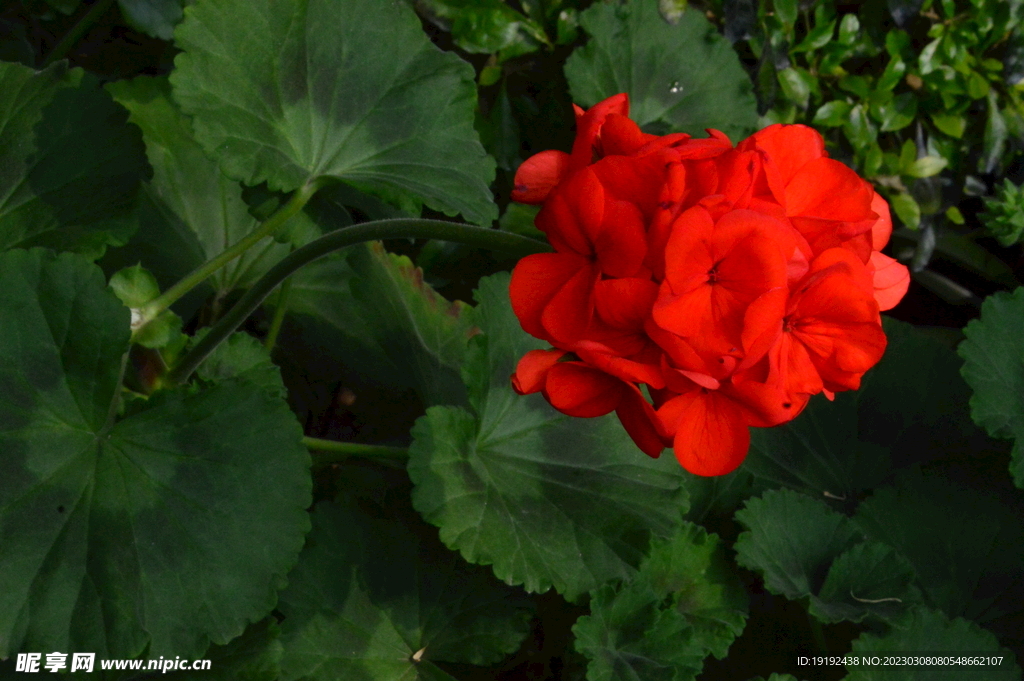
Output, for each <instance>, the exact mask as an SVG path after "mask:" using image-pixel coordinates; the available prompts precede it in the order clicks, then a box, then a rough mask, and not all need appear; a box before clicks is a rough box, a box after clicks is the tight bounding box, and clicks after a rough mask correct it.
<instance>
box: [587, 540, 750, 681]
mask: <svg viewBox="0 0 1024 681" xmlns="http://www.w3.org/2000/svg"><path fill="white" fill-rule="evenodd" d="M590 613H591V614H590V615H587V616H584V617H581V618H580V619H579V620H577V622H576V624H575V625H574V626H573V633H574V634H575V635H576V642H575V645H576V650H578V651H579V652H581V653H583V654H584V655H586V656H587V657H588V658H589V659H590V663H589V665H588V668H587V679H588V680H589V681H611V680H612V679H644V681H648V680H650V681H659V680H662V679H663V680H665V681H692V679H694V678H696V676H697V675H698V674H700V672H701V670H702V668H703V665H704V658H705V657H707V656H708V655H709V654H714V655H715V657H717V658H719V659H721V658H723V657H725V655H726V653H727V652H728V650H729V646H730V644H731V643H732V641H733V640H734V639H735V638H736V637H737V636H739V635H740V634H741V633H742V632H743V627H744V625H745V623H746V616H747V594H746V591H745V590H744V589H743V585H742V584H741V583H740V581H739V579H738V578H737V576H736V573H735V568H734V567H732V566H731V564H730V561H729V557H728V554H727V553H726V551H725V547H724V546H722V545H721V544H720V543H719V541H718V537H717V536H716V535H714V534H710V535H709V534H708V533H707V532H705V531H704V529H703V528H701V527H700V526H698V525H693V524H691V523H687V524H685V525H684V526H683V527H682V528H681V530H680V531H679V532H678V533H677V534H676V535H675V536H674V537H672V538H671V539H669V540H668V541H659V542H654V543H653V544H652V547H651V555H650V556H649V557H648V558H646V559H645V560H644V562H643V564H641V566H640V571H639V572H638V573H637V575H636V576H634V577H633V578H632V579H631V580H630V581H628V582H626V583H625V584H621V585H617V586H616V585H611V584H609V585H605V586H603V587H601V588H600V589H598V590H597V591H595V592H594V593H593V594H592V597H591V601H590Z"/></svg>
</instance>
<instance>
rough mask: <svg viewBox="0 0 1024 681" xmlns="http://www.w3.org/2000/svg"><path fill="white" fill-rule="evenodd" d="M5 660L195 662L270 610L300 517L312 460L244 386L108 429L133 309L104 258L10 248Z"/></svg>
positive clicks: (277, 403) (172, 402)
mask: <svg viewBox="0 0 1024 681" xmlns="http://www.w3.org/2000/svg"><path fill="white" fill-rule="evenodd" d="M0 318H3V319H4V323H5V325H6V326H5V333H4V334H3V335H0V388H2V389H0V451H2V452H3V453H4V457H3V459H2V464H0V544H2V545H3V547H4V550H3V552H0V656H3V657H8V656H9V655H11V653H12V651H19V650H80V651H81V650H85V651H95V652H96V653H97V656H98V657H117V658H132V657H136V656H138V655H139V654H140V653H142V652H143V651H144V650H146V649H147V646H148V655H149V656H150V657H158V656H160V655H163V656H171V657H173V656H175V655H179V656H182V657H193V658H199V657H202V653H203V651H204V650H206V648H207V645H208V644H209V643H210V642H211V641H212V642H215V643H226V642H228V641H229V640H230V639H232V638H234V637H236V636H238V635H239V634H241V633H242V630H243V629H244V628H245V626H246V625H247V624H248V623H249V622H252V621H254V620H257V619H259V618H261V617H263V616H264V615H266V614H267V613H268V612H269V611H270V609H271V608H272V607H273V606H274V603H275V601H276V598H277V595H276V591H277V589H279V588H280V587H281V586H282V585H283V578H284V573H285V572H286V571H287V570H288V569H289V568H290V567H291V566H292V565H293V564H294V561H295V559H296V557H297V555H298V552H299V549H300V548H301V544H302V537H303V535H304V534H305V532H306V529H307V528H308V517H307V515H306V512H305V508H306V506H308V504H309V496H310V477H309V470H308V469H309V455H308V454H307V452H306V451H305V450H304V448H303V447H302V446H301V444H300V438H301V436H302V431H301V429H300V428H299V425H298V424H297V423H296V421H295V417H294V415H292V413H291V410H290V409H289V408H288V405H287V404H286V403H285V402H284V401H283V400H281V399H278V398H273V397H271V396H270V395H267V394H266V393H264V392H263V391H260V390H257V389H254V388H253V386H252V385H251V384H249V383H244V382H241V381H226V382H224V383H222V384H220V385H217V386H214V387H212V388H209V389H198V390H196V389H190V390H178V391H173V392H170V391H168V392H160V393H156V394H154V395H153V396H151V397H150V398H149V399H148V400H147V401H146V402H145V403H144V404H143V405H141V407H140V408H139V409H137V410H135V411H134V413H133V414H132V415H131V416H128V417H127V418H125V419H123V420H121V421H119V422H114V420H113V416H112V415H113V414H115V413H116V407H117V402H116V400H117V399H118V396H119V383H120V381H119V374H120V368H121V362H122V357H123V356H124V354H125V353H126V352H127V350H128V337H129V328H128V324H129V312H128V309H127V308H125V307H124V306H123V305H122V304H121V302H120V301H119V300H118V299H117V298H116V297H115V296H114V294H113V293H112V292H111V291H110V289H109V288H107V286H106V284H105V282H104V279H103V276H102V273H101V272H100V270H99V268H97V267H96V266H94V265H92V264H90V263H88V262H87V261H85V260H84V259H82V258H81V257H80V256H75V255H71V254H64V255H54V254H52V253H50V252H47V251H44V250H42V249H36V250H32V251H21V250H14V251H10V252H8V253H4V254H2V255H0Z"/></svg>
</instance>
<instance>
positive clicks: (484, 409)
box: [409, 275, 686, 600]
mask: <svg viewBox="0 0 1024 681" xmlns="http://www.w3.org/2000/svg"><path fill="white" fill-rule="evenodd" d="M508 282H509V278H508V275H495V276H493V277H489V278H485V279H483V280H481V282H480V289H479V291H478V293H477V300H478V301H479V302H480V305H479V307H478V308H477V310H476V312H477V319H478V323H479V325H480V328H481V329H482V331H483V333H482V334H481V335H479V336H477V337H476V338H474V341H473V344H472V346H471V353H470V355H469V356H468V357H467V359H466V363H465V366H464V369H463V376H464V378H465V380H466V382H467V386H468V392H469V402H470V405H471V407H472V410H473V411H468V410H466V409H462V408H454V407H433V408H431V409H428V410H427V415H426V416H425V417H423V418H421V419H420V420H419V421H417V423H416V426H415V427H414V429H413V436H414V442H413V445H412V447H411V448H410V460H409V476H410V477H411V478H412V480H413V482H414V483H415V485H416V486H415V488H414V490H413V504H414V505H415V507H416V509H417V510H418V511H419V512H420V513H422V514H423V516H424V518H426V519H427V521H428V522H430V523H432V524H434V525H437V526H438V527H440V528H441V539H442V540H443V541H444V542H445V543H446V544H447V545H448V546H449V547H451V548H452V549H457V550H459V551H460V552H461V553H462V555H463V557H465V559H466V560H468V561H470V562H471V563H482V564H493V567H494V572H495V574H496V575H497V576H498V578H499V579H501V580H502V581H504V582H507V583H509V584H523V585H525V587H526V589H527V590H528V591H538V592H542V591H545V590H547V589H548V588H550V587H552V586H554V587H555V588H556V589H557V590H558V591H559V592H560V593H562V594H563V595H564V596H565V597H566V598H568V599H570V600H575V599H577V598H579V597H580V596H581V595H582V594H583V593H585V592H586V591H589V590H591V589H594V588H597V587H598V586H599V585H601V584H603V583H604V582H606V581H608V580H610V579H624V578H627V577H629V576H630V575H631V574H633V572H634V571H635V569H636V566H637V565H638V564H639V563H640V556H641V554H642V552H643V550H644V549H645V548H646V546H647V542H648V540H649V538H650V537H667V536H670V535H671V534H672V533H673V532H674V531H675V530H676V528H678V527H679V525H680V523H681V522H682V514H683V513H684V512H685V510H686V493H685V491H684V490H683V489H682V488H681V480H682V477H681V476H682V474H681V469H680V467H679V464H678V463H677V462H676V461H675V460H674V459H673V457H662V458H661V459H659V460H653V459H650V458H649V457H647V456H646V455H644V454H643V453H641V452H640V451H639V450H638V449H637V448H636V445H634V444H633V442H632V441H631V440H630V439H629V437H628V436H627V435H626V433H625V431H624V430H623V429H622V426H621V425H620V424H619V423H618V422H617V420H616V419H615V417H614V416H607V417H602V418H597V419H574V418H570V417H568V416H563V415H561V414H559V413H558V412H556V411H555V410H554V409H552V408H551V407H550V406H549V405H548V404H547V403H546V402H545V401H544V398H543V397H541V396H540V395H528V396H519V395H516V394H515V393H514V392H513V391H512V387H511V386H510V384H509V376H510V375H511V373H512V372H513V370H514V369H515V366H516V363H517V362H518V361H519V358H520V357H521V356H522V355H523V354H525V353H526V352H528V351H529V350H533V349H536V348H539V347H543V344H542V343H541V342H540V341H537V340H535V339H533V338H531V337H530V336H528V335H527V334H526V333H525V332H524V331H523V330H522V328H521V327H520V326H519V322H518V321H517V319H516V317H515V315H514V314H513V312H512V310H511V305H510V303H509V298H508Z"/></svg>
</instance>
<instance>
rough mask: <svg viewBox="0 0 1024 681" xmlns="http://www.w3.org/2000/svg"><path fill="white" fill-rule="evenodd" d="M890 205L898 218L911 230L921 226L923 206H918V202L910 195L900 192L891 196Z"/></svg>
mask: <svg viewBox="0 0 1024 681" xmlns="http://www.w3.org/2000/svg"><path fill="white" fill-rule="evenodd" d="M889 205H890V206H892V209H893V211H895V213H896V217H898V218H899V219H900V221H901V222H902V223H903V224H904V225H906V226H907V227H909V228H910V229H917V227H918V225H920V224H921V206H919V205H917V201H915V200H914V197H913V196H911V195H910V194H908V193H906V192H900V193H899V194H894V195H892V196H890V197H889Z"/></svg>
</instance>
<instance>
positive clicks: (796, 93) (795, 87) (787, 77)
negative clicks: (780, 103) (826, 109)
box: [777, 66, 814, 109]
mask: <svg viewBox="0 0 1024 681" xmlns="http://www.w3.org/2000/svg"><path fill="white" fill-rule="evenodd" d="M777 75H778V78H779V85H781V86H782V94H784V95H786V99H788V100H789V101H791V102H793V103H794V104H796V105H797V106H799V107H800V108H801V109H806V108H807V100H808V99H809V98H810V96H811V85H812V84H813V83H814V78H813V77H812V76H811V75H810V74H809V73H807V71H805V70H804V69H801V68H799V67H792V66H790V67H788V68H785V69H782V70H781V71H779V72H778V74H777Z"/></svg>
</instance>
